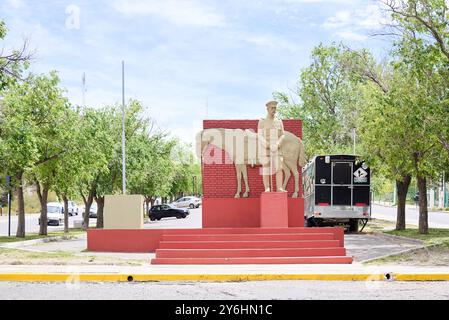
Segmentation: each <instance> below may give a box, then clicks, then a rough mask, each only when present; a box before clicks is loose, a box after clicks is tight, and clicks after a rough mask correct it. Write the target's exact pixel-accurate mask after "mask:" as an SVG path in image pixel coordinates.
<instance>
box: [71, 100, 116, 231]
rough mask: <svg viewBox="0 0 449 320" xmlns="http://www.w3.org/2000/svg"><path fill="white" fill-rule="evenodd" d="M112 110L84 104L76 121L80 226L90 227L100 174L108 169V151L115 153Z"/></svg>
mask: <svg viewBox="0 0 449 320" xmlns="http://www.w3.org/2000/svg"><path fill="white" fill-rule="evenodd" d="M111 121H112V122H113V121H114V118H113V112H112V111H111V110H110V109H108V108H103V109H92V108H86V109H85V111H84V114H83V116H82V120H81V121H80V125H79V136H78V141H79V143H80V144H81V145H82V146H83V149H82V152H81V153H80V162H81V166H82V168H83V170H82V172H81V173H80V175H79V176H78V191H79V194H80V196H81V197H82V199H83V202H84V207H85V210H84V213H83V228H84V229H88V228H89V214H90V208H91V206H92V203H93V201H94V200H95V197H96V195H97V187H98V183H99V180H100V177H101V175H102V174H103V173H107V172H108V170H109V168H108V165H109V160H110V157H111V156H110V155H111V154H113V153H114V147H116V145H115V142H116V141H117V138H116V137H117V135H115V136H111V134H110V133H111V130H110V126H111Z"/></svg>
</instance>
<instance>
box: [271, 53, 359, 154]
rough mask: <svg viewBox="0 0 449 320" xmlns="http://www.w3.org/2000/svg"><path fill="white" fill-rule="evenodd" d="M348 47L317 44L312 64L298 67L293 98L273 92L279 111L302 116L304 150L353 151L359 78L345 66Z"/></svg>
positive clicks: (357, 114) (295, 116) (287, 115)
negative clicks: (297, 79) (296, 87)
mask: <svg viewBox="0 0 449 320" xmlns="http://www.w3.org/2000/svg"><path fill="white" fill-rule="evenodd" d="M348 54H349V51H348V50H347V49H346V48H345V47H344V46H343V45H332V46H323V45H319V46H318V47H316V48H315V49H314V50H313V51H312V57H311V59H312V62H311V64H310V65H309V66H308V67H307V68H305V69H303V70H302V71H301V75H300V80H299V84H298V90H297V92H294V93H293V95H294V96H295V97H296V100H297V102H294V100H295V98H289V97H288V95H287V94H285V93H280V92H276V93H275V94H274V96H275V98H276V99H277V100H278V101H279V102H280V114H281V116H282V117H284V118H301V119H302V120H303V134H304V141H306V144H305V148H306V154H307V156H308V157H309V158H310V157H311V156H313V155H317V154H328V153H352V149H353V148H352V146H353V130H354V129H355V128H356V127H357V119H358V117H359V113H360V110H359V100H360V95H359V91H358V90H357V87H358V85H359V84H358V81H357V80H356V79H355V78H354V77H352V75H351V74H350V73H349V72H348V71H347V69H346V68H345V67H344V65H345V63H346V62H347V61H348V57H347V56H348Z"/></svg>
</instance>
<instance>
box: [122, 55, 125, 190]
mask: <svg viewBox="0 0 449 320" xmlns="http://www.w3.org/2000/svg"><path fill="white" fill-rule="evenodd" d="M125 147H126V137H125V61H122V183H123V186H122V191H123V194H126V151H125Z"/></svg>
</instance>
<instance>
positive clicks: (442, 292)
mask: <svg viewBox="0 0 449 320" xmlns="http://www.w3.org/2000/svg"><path fill="white" fill-rule="evenodd" d="M43 297H45V299H47V300H55V299H62V300H92V299H106V300H109V299H119V300H142V299H143V300H185V299H192V300H233V299H248V300H258V299H266V300H272V299H283V300H285V299H301V300H316V299H326V300H337V299H338V300H346V299H363V300H377V299H388V300H416V299H444V300H447V299H449V282H394V281H393V282H387V281H385V282H379V281H366V282H365V281H361V282H352V281H263V282H260V281H255V282H230V283H222V282H219V283H212V282H178V283H173V282H151V283H150V282H148V283H85V282H83V283H79V282H75V283H17V282H15V283H13V282H0V300H7V299H27V300H28V299H42V298H43Z"/></svg>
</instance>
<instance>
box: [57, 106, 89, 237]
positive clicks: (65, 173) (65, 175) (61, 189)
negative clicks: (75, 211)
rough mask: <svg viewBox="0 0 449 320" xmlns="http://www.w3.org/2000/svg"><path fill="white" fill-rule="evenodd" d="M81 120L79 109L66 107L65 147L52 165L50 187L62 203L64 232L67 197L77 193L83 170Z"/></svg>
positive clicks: (66, 225)
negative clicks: (80, 134)
mask: <svg viewBox="0 0 449 320" xmlns="http://www.w3.org/2000/svg"><path fill="white" fill-rule="evenodd" d="M80 120H81V116H80V113H79V110H77V109H75V110H72V109H67V110H66V112H65V119H64V122H63V126H64V131H66V132H67V133H69V134H67V135H66V138H65V143H66V146H67V149H66V150H65V152H64V154H63V155H62V156H60V157H59V158H58V159H57V160H55V164H54V166H53V175H54V176H53V179H52V180H53V183H52V189H53V190H54V191H55V192H56V194H57V195H58V197H59V198H60V199H62V201H63V203H64V232H65V233H68V232H69V204H68V202H69V199H70V198H72V197H75V195H76V194H77V193H78V190H77V186H78V182H79V176H80V175H81V174H82V172H83V171H84V168H83V162H82V156H83V152H84V146H83V145H81V144H80V141H81V140H80V139H79V130H78V125H77V124H78V123H79V122H80Z"/></svg>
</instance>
